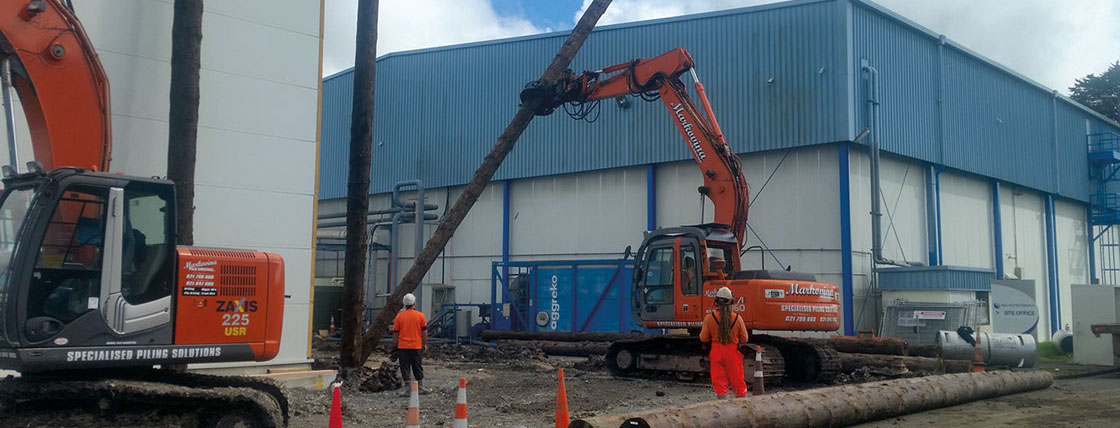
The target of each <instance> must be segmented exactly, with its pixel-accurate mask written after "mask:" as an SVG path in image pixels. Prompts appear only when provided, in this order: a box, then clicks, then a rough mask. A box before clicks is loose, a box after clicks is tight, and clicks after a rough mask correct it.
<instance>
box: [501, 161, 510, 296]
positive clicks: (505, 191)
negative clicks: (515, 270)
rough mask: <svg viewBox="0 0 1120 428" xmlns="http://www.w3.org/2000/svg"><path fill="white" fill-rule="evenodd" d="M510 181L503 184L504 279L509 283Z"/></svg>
mask: <svg viewBox="0 0 1120 428" xmlns="http://www.w3.org/2000/svg"><path fill="white" fill-rule="evenodd" d="M510 187H511V185H510V180H506V181H503V182H502V278H505V279H506V281H507V283H508V281H509V220H510V216H509V189H510Z"/></svg>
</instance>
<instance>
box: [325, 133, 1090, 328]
mask: <svg viewBox="0 0 1120 428" xmlns="http://www.w3.org/2000/svg"><path fill="white" fill-rule="evenodd" d="M783 157H784V158H785V159H784V160H783ZM837 160H838V159H837V148H836V146H833V145H823V146H814V147H806V148H801V149H796V150H792V151H790V152H789V154H788V155H786V152H785V151H774V152H766V153H756V154H750V155H746V156H742V162H743V168H744V172H745V174H746V176H747V181H748V182H749V183H751V198H752V200H753V201H754V202H755V203H754V204H753V205H752V206H751V211H750V225H751V227H752V228H753V230H754V231H753V232H748V237H747V245H748V246H750V245H758V244H759V243H760V241H764V242H765V243H766V244H767V246H768V247H769V248H770V249H771V250H772V251H773V253H774V254H773V255H770V254H769V253H767V254H766V257H765V258H766V267H767V268H771V269H773V268H776V267H777V265H778V263H777V261H775V258H777V259H778V260H780V261H781V263H782V264H784V265H792V266H793V269H794V270H798V271H803V272H809V273H814V274H817V276H818V278H819V279H820V280H822V281H826V282H830V283H834V284H837V285H840V284H842V282H843V281H842V277H841V261H842V258H841V253H840V247H841V243H840V211H839V204H840V196H839V186H838V184H837V178H838V174H839V172H838V162H837ZM779 164H780V165H781V166H780V167H778V165H779ZM849 166H850V174H851V176H850V185H851V219H852V224H851V228H852V241H853V242H852V248H853V254H852V266H853V276H854V277H853V282H854V289H855V293H854V294H855V299H854V304H855V308H854V309H855V310H854V312H853V317H854V318H856V319H857V328H865V329H871V328H873V329H877V328H878V325H879V316H880V308H881V302H879V301H878V300H876V299H875V298H874V296H869V294H871V293H869V291H868V288H869V285H870V279H869V278H870V272H871V215H870V213H869V212H870V176H869V171H870V170H869V168H870V166H869V157H868V155H867V153H866V152H865V151H862V150H859V149H854V150H852V151H851V153H850V154H849ZM924 168H925V166H924V164H922V163H920V162H917V161H912V160H908V159H905V158H901V157H896V156H892V155H884V156H883V157H882V159H881V174H880V180H881V183H882V188H883V193H882V198H883V200H884V201H883V203H882V207H883V224H882V232H883V243H884V256H885V257H887V258H889V259H893V260H897V261H906V262H919V263H928V262H929V242H928V241H929V239H928V236H927V229H926V224H927V223H926V222H927V219H926V174H925V169H924ZM775 170H776V172H775ZM771 173H773V174H774V175H773V177H772V178H770V183H769V184H767V185H766V186H765V188H764V187H763V183H765V182H766V180H767V178H769V177H770V175H771ZM656 182H657V189H655V192H656V197H657V201H656V214H657V226H658V227H670V226H677V225H682V224H696V223H700V222H706V221H711V220H712V216H713V212H712V206H711V204H710V203H707V204H706V206H705V208H704V217H703V218H701V216H700V197H699V196H698V194H697V193H696V188H697V186H699V185H701V183H702V181H701V177H700V174H699V173H697V170H696V167H695V165H694V164H693V163H692V162H691V161H685V162H674V163H667V164H659V165H657V168H656ZM646 183H647V181H646V167H633V168H622V169H613V170H602V171H591V172H585V173H578V174H567V175H559V176H549V177H538V178H532V179H525V180H515V181H514V182H513V183H512V187H511V194H510V213H511V221H510V251H511V260H514V261H517V260H557V259H589V258H614V257H618V256H620V255H621V253H622V251H623V249H624V248H625V247H626V246H627V245H633V246H634V247H635V248H637V245H638V244H639V243H640V242H641V239H642V235H641V232H642V231H644V230H645V229H646V220H647V216H646V214H647V213H646V192H647V188H646V185H647V184H646ZM502 186H503V183H501V182H495V183H492V184H490V186H489V187H488V188H487V190H486V192H485V193H484V194H483V195H482V197H481V198H480V199H479V201H478V203H477V204H476V205H475V208H474V209H473V210H472V211H471V213H470V215H469V216H468V217H467V219H466V220H465V221H464V222H463V225H462V226H460V228H459V231H458V232H457V233H456V235H455V237H454V238H453V239H452V241H451V244H450V245H449V246H448V249H447V251H446V252H445V256H446V262H444V261H443V260H440V261H437V262H436V264H435V266H433V268H432V270H431V271H430V272H429V274H428V276H427V277H426V278H425V280H424V283H425V284H440V283H448V284H451V285H454V286H455V287H456V299H457V301H459V302H462V303H486V302H488V301H489V299H490V278H491V274H490V267H491V263H492V262H494V261H498V260H501V251H502V247H501V239H502V230H501V224H502V223H501V222H502ZM459 192H460V190H459V188H453V189H451V195H450V197H451V198H450V202H452V203H453V202H454V200H455V198H456V197H457V196H458V194H459ZM404 197H405V198H406V199H407V198H414V197H415V196H414V195H413V194H411V193H406V194H405V196H404ZM446 197H447V194H446V189H431V190H428V191H427V192H426V198H425V199H426V200H427V201H428V202H429V203H436V204H438V205H440V207H441V208H440V210H438V211H440V212H442V210H443V209H444V206H445V205H446V203H447V202H448V201H447V200H446V199H445V198H446ZM371 201H372V202H371V206H372V207H375V208H388V207H389V201H388V196H387V195H374V196H372V197H371ZM1000 201H1001V208H1002V214H1003V218H1002V226H1003V227H1002V232H1003V250H1004V251H1003V253H1004V254H1002V255H1001V256H1000V257H1002V258H1003V259H1004V265H1005V269H1004V270H1005V272H1006V273H1007V275H1008V277H1009V278H1010V277H1012V276H1013V274H1014V273H1015V272H1016V269H1015V268H1016V267H1018V268H1019V269H1018V272H1021V278H1024V279H1033V280H1035V281H1036V285H1037V287H1038V288H1037V290H1036V293H1037V295H1039V296H1046V295H1047V284H1048V279H1047V268H1046V238H1045V223H1044V222H1043V220H1044V210H1043V209H1044V207H1043V201H1044V199H1043V197H1042V196H1041V194H1039V193H1036V192H1034V191H1031V190H1028V189H1020V188H1017V187H1014V186H1011V185H1006V184H1005V185H1003V186H1001V194H1000ZM941 204H942V208H941V209H942V218H941V222H942V236H943V242H942V245H943V247H944V248H943V250H942V252H943V255H944V261H943V263H944V264H949V265H958V266H970V267H979V268H989V269H991V268H994V257H996V256H995V255H994V243H993V230H994V225H993V222H992V205H991V204H992V195H991V184H990V181H988V180H987V179H985V178H982V177H977V176H972V175H967V174H962V173H956V172H952V171H944V172H942V173H941ZM343 209H344V204H343V201H342V200H333V201H324V202H322V203H321V204H320V214H325V213H329V212H342V210H343ZM888 212H889V215H888ZM1057 213H1058V214H1057V219H1056V220H1057V222H1056V223H1057V235H1058V254H1059V260H1058V264H1059V271H1060V275H1061V285H1062V293H1063V299H1062V302H1063V303H1062V305H1063V311H1062V317H1063V320H1064V321H1063V322H1070V321H1069V320H1071V319H1072V318H1070V313H1071V311H1072V302H1071V301H1070V299H1069V298H1068V296H1067V295H1068V293H1069V286H1070V284H1073V283H1083V282H1087V281H1088V273H1087V263H1088V261H1087V260H1088V259H1087V254H1086V251H1084V248H1085V245H1086V244H1085V240H1086V237H1085V223H1084V221H1085V220H1084V219H1085V213H1084V207H1083V206H1081V205H1080V204H1077V203H1073V202H1067V201H1059V202H1058V203H1057ZM412 227H413V226H411V225H405V226H403V227H402V233H401V240H400V243H399V244H400V250H399V251H400V256H401V261H400V264H401V266H400V268H401V269H408V267H409V266H411V259H412V254H413V244H412V242H413V236H412V233H413V232H412V231H413V230H414V229H412ZM432 230H434V224H433V225H429V227H428V232H427V233H428V235H427V236H430V234H431V231H432ZM378 239H379V242H382V243H387V242H388V241H387V240H388V234H387V233H384V232H383V233H382V234H379V237H378ZM759 255H760V253H759V252H758V251H751V252H749V253H747V255H746V256H744V259H743V264H744V267H745V268H747V269H758V268H760V267H761V262H760V257H759ZM383 256H384V253H383ZM380 263H382V264H380V265H379V267H378V278H379V281H384V276H383V275H384V272H385V269H384V267H385V266H384V264H383V263H384V260H382V261H381V262H380ZM444 265H446V272H445V271H444V268H443V266H444ZM401 272H403V270H402V271H401ZM381 283H383V282H379V284H381ZM379 286H380V285H379ZM942 294H945V293H942ZM958 294H961V293H958ZM964 294H969V293H963V294H961V295H964ZM907 295H908V296H919V295H921V293H911V294H907ZM945 295H946V296H949V295H952V296H956V294H954V293H948V294H945ZM961 298H962V297H960V296H957V297H953V298H952V299H951V300H953V301H957V300H960V299H961ZM865 302H866V303H865ZM1039 309H1040V316H1041V318H1042V320H1041V321H1040V325H1039V329H1040V330H1041V331H1049V324H1048V319H1049V318H1048V317H1049V315H1048V308H1047V303H1046V301H1045V299H1041V300H1040V302H1039ZM861 310H862V312H863V314H862V316H861V315H860V312H861Z"/></svg>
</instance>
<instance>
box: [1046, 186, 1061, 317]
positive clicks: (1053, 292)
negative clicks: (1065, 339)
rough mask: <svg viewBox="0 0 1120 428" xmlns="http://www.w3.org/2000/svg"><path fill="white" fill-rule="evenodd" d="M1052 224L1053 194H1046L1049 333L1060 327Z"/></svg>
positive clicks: (1054, 236)
mask: <svg viewBox="0 0 1120 428" xmlns="http://www.w3.org/2000/svg"><path fill="white" fill-rule="evenodd" d="M1054 229H1055V226H1054V195H1050V194H1047V195H1046V271H1047V273H1048V276H1049V283H1050V284H1049V285H1050V287H1049V291H1050V293H1049V294H1050V296H1049V297H1050V298H1049V301H1050V334H1054V333H1056V332H1057V331H1058V330H1060V329H1061V322H1062V321H1061V320H1062V313H1061V311H1062V305H1061V304H1060V303H1061V302H1060V301H1059V299H1060V296H1061V292H1060V290H1061V288H1059V284H1058V242H1057V235H1056V233H1055V230H1054Z"/></svg>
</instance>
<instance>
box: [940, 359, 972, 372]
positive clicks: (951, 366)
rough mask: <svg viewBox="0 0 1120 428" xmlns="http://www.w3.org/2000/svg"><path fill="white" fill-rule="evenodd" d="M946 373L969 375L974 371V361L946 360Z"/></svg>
mask: <svg viewBox="0 0 1120 428" xmlns="http://www.w3.org/2000/svg"><path fill="white" fill-rule="evenodd" d="M944 363H945V373H968V372H970V371H972V361H964V360H944Z"/></svg>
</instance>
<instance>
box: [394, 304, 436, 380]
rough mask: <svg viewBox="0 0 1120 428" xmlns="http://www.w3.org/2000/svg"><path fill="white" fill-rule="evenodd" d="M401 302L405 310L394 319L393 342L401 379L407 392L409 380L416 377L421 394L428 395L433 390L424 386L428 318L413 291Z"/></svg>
mask: <svg viewBox="0 0 1120 428" xmlns="http://www.w3.org/2000/svg"><path fill="white" fill-rule="evenodd" d="M401 303H403V304H404V310H403V311H401V312H400V313H398V314H397V317H396V318H395V319H393V344H394V345H395V347H396V351H395V352H396V354H397V358H399V359H400V363H401V380H403V381H404V386H405V392H406V393H407V392H408V384H409V382H411V381H412V379H413V378H415V379H416V382H418V383H419V384H420V385H419V387H420V388H419V389H420V394H425V395H426V394H428V393H430V392H431V391H430V390H428V389H425V388H424V364H423V354H424V352H426V351H427V350H428V320H427V319H426V318H425V317H424V313H423V312H420V311H418V310H416V296H413V295H412V293H408V294H405V295H404V299H402V301H401Z"/></svg>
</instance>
